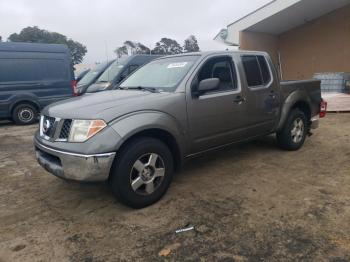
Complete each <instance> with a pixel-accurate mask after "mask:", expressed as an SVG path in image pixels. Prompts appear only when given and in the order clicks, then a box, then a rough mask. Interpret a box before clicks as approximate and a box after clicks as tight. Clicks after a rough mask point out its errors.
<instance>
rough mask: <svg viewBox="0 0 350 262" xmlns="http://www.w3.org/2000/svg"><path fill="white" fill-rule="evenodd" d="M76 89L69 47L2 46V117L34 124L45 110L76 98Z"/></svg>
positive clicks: (0, 84) (16, 121) (0, 106)
mask: <svg viewBox="0 0 350 262" xmlns="http://www.w3.org/2000/svg"><path fill="white" fill-rule="evenodd" d="M75 87H76V86H75V81H74V74H73V67H72V63H71V59H70V53H69V50H68V48H67V47H66V46H65V45H56V44H33V43H0V118H9V119H12V120H13V121H14V122H15V123H17V124H21V125H24V124H32V123H34V122H35V121H36V120H37V116H38V113H39V112H40V110H41V109H42V108H43V107H45V106H47V105H49V104H51V103H53V102H56V101H59V100H63V99H66V98H69V97H72V96H74V94H75V91H76V90H75Z"/></svg>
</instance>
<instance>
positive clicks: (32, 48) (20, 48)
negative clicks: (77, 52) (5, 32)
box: [0, 42, 68, 53]
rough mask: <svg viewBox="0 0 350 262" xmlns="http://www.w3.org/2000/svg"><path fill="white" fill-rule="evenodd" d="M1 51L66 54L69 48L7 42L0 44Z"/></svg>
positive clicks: (60, 45)
mask: <svg viewBox="0 0 350 262" xmlns="http://www.w3.org/2000/svg"><path fill="white" fill-rule="evenodd" d="M0 51H12V52H48V53H66V52H68V47H67V46H66V45H63V44H41V43H18V42H16V43H14V42H5V43H0Z"/></svg>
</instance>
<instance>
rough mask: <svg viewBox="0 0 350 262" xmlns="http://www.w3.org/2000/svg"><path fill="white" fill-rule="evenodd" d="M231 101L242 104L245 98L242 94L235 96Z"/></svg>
mask: <svg viewBox="0 0 350 262" xmlns="http://www.w3.org/2000/svg"><path fill="white" fill-rule="evenodd" d="M233 102H235V103H236V104H239V105H240V104H242V103H243V102H245V98H244V97H242V96H236V98H235V99H234V100H233Z"/></svg>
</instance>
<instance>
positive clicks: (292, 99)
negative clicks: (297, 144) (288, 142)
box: [276, 90, 311, 131]
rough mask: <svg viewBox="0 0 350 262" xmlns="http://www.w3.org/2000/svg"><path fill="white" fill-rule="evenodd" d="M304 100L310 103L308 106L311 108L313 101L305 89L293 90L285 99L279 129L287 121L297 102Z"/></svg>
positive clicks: (278, 129)
mask: <svg viewBox="0 0 350 262" xmlns="http://www.w3.org/2000/svg"><path fill="white" fill-rule="evenodd" d="M299 102H303V103H305V104H307V105H308V107H309V108H310V109H311V101H310V98H309V96H308V94H307V92H306V91H305V90H296V91H294V92H292V93H291V94H290V95H289V96H288V97H287V98H286V100H285V102H284V105H283V107H282V110H281V117H280V120H279V122H278V125H277V128H276V130H277V131H280V130H281V129H282V128H283V126H284V124H285V122H286V121H287V118H288V116H289V113H290V111H291V110H292V108H293V107H294V106H295V104H297V103H299Z"/></svg>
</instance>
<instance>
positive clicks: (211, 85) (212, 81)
mask: <svg viewBox="0 0 350 262" xmlns="http://www.w3.org/2000/svg"><path fill="white" fill-rule="evenodd" d="M219 84H220V79H219V78H208V79H204V80H202V81H200V82H199V85H198V89H197V91H196V92H195V94H196V95H197V96H200V95H202V94H205V93H207V92H209V91H213V90H216V89H218V87H219Z"/></svg>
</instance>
